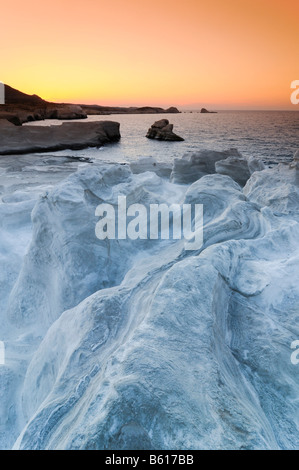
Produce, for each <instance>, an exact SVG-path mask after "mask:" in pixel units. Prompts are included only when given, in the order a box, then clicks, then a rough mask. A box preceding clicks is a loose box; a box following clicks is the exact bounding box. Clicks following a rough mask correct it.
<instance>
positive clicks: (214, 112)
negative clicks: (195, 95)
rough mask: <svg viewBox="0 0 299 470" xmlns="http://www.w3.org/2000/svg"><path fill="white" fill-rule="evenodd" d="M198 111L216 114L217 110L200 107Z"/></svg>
mask: <svg viewBox="0 0 299 470" xmlns="http://www.w3.org/2000/svg"><path fill="white" fill-rule="evenodd" d="M200 112H201V113H203V114H217V111H208V110H207V109H206V108H201V110H200Z"/></svg>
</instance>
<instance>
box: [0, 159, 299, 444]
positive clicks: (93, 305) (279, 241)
mask: <svg viewBox="0 0 299 470" xmlns="http://www.w3.org/2000/svg"><path fill="white" fill-rule="evenodd" d="M238 158H239V163H238V164H236V166H235V168H236V170H235V173H234V171H233V169H234V165H233V164H232V159H234V160H235V159H238ZM226 160H228V161H227V163H225V161H226ZM218 163H219V164H218ZM150 166H152V168H149V167H150ZM240 168H241V169H242V171H240ZM148 169H150V170H154V171H148ZM216 169H217V170H218V171H220V170H221V171H220V173H216ZM253 169H254V170H255V171H253ZM132 170H133V171H132ZM143 170H145V171H143ZM195 170H196V171H195ZM224 171H225V174H222V173H224ZM247 171H248V173H246V172H247ZM297 172H298V170H297V166H296V162H294V163H293V164H291V165H280V166H278V167H277V168H273V169H263V167H262V165H260V164H259V163H258V162H256V161H252V160H246V159H244V158H243V157H242V156H241V155H239V154H238V152H237V151H235V150H229V151H226V152H199V153H198V154H195V155H193V156H192V157H191V158H190V157H186V158H184V159H183V160H177V161H175V162H174V165H173V168H172V171H171V176H169V173H170V171H168V172H167V171H166V169H165V167H163V172H162V174H161V173H160V174H159V164H158V163H155V165H154V162H150V161H144V160H143V161H141V162H140V165H139V168H138V163H136V164H135V165H134V168H130V166H129V165H120V164H110V165H107V164H106V165H104V164H102V165H101V164H94V165H92V166H88V165H86V166H85V167H82V169H80V170H79V171H78V172H77V173H75V174H73V175H71V176H70V177H68V178H67V179H65V180H63V181H62V182H61V183H59V184H58V185H56V186H55V187H54V188H53V189H52V190H50V191H49V192H47V193H44V194H43V195H42V196H41V197H40V198H39V200H38V201H37V203H36V204H35V205H34V208H33V212H32V223H33V233H32V237H31V242H30V246H29V249H28V251H27V254H26V255H25V256H24V257H21V255H20V253H21V251H20V250H19V252H18V250H15V253H14V256H15V258H14V259H15V264H14V266H15V272H14V273H12V278H11V282H10V284H9V286H8V285H7V286H6V300H5V310H6V314H7V319H6V320H5V322H6V323H5V322H4V323H5V324H6V329H5V328H4V331H7V338H8V343H7V344H8V350H7V357H8V362H7V365H6V366H5V367H4V368H0V383H1V387H0V390H1V401H0V416H1V423H2V426H1V429H0V431H1V433H0V437H1V441H2V444H1V445H2V447H4V448H10V447H12V446H14V448H15V449H113V450H116V449H298V448H299V427H298V386H299V374H298V369H296V367H295V366H294V365H293V364H292V363H291V360H290V356H291V353H292V350H291V349H290V344H291V343H292V341H294V340H296V339H299V327H298V312H299V283H298V261H299V242H298V240H299V223H298V222H299V218H298V217H299V213H298V175H297ZM246 175H247V177H248V179H247V182H246V185H245V187H244V188H243V187H242V186H240V184H241V183H242V185H244V183H245V181H244V179H245V176H246ZM239 183H240V184H239ZM120 194H121V195H125V196H127V201H128V204H133V203H136V202H137V203H142V204H144V205H145V206H146V207H148V205H149V204H152V203H163V202H165V203H167V204H170V203H178V204H183V203H186V204H191V203H196V204H203V206H204V240H203V246H202V248H201V249H199V250H197V251H187V250H186V249H185V242H184V240H172V241H169V240H135V241H133V240H130V239H127V240H107V239H106V240H102V241H100V240H98V239H97V238H96V236H95V224H96V221H97V219H96V217H95V209H96V207H97V206H98V205H99V204H101V203H102V202H107V203H109V204H112V205H113V206H116V204H117V197H118V195H120ZM11 204H14V206H13V208H12V209H13V210H14V212H13V213H14V215H13V216H12V215H11V214H12V209H11V210H10V216H9V215H8V211H6V212H5V211H4V209H3V208H2V210H3V214H4V216H3V217H2V219H1V220H2V221H3V222H2V224H3V226H2V228H3V230H4V229H5V230H8V229H9V227H10V226H14V224H16V223H17V219H18V216H17V214H18V211H19V213H20V212H22V211H23V220H22V221H21V222H19V225H18V230H19V231H20V230H21V228H20V227H21V226H22V230H23V231H24V233H27V232H26V227H27V226H28V224H29V223H30V221H29V220H28V214H29V215H30V212H31V210H32V202H31V201H27V202H26V201H24V200H22V201H19V202H17V200H16V199H14V202H11ZM18 204H21V206H19V208H18ZM26 204H27V206H26ZM25 214H27V215H25ZM19 236H20V235H19ZM7 245H9V240H7ZM1 256H2V255H1ZM0 260H1V262H5V259H2V258H1V259H0ZM6 261H7V260H6ZM18 266H19V272H18V273H17V269H18ZM1 281H2V285H3V283H4V279H2V280H1ZM0 287H1V283H0ZM4 290H5V287H4V286H3V291H4ZM7 291H10V292H7ZM8 322H9V323H8ZM8 324H9V325H10V326H9V327H8V326H7V325H8ZM3 339H4V340H5V338H3ZM21 352H22V354H21ZM10 358H11V359H10ZM298 367H299V366H298Z"/></svg>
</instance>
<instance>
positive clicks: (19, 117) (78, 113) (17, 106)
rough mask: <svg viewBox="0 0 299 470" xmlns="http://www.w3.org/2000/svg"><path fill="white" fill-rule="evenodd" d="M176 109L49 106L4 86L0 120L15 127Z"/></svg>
mask: <svg viewBox="0 0 299 470" xmlns="http://www.w3.org/2000/svg"><path fill="white" fill-rule="evenodd" d="M179 112H180V111H179V110H178V109H177V108H174V107H171V108H168V109H163V108H160V107H151V106H143V107H128V108H126V107H117V106H99V105H84V104H82V105H74V104H69V103H51V102H49V101H45V100H43V99H42V98H40V97H39V96H37V95H28V94H26V93H22V92H21V91H18V90H16V89H15V88H12V87H10V86H9V85H5V104H3V105H0V119H6V120H8V121H10V122H11V123H12V124H15V125H19V126H20V125H22V124H23V123H24V122H30V121H38V120H43V119H61V120H68V119H85V118H87V115H109V114H165V113H179Z"/></svg>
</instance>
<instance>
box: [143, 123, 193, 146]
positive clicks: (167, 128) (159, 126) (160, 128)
mask: <svg viewBox="0 0 299 470" xmlns="http://www.w3.org/2000/svg"><path fill="white" fill-rule="evenodd" d="M146 137H147V138H148V139H156V140H167V141H182V140H184V139H183V138H182V137H180V136H178V135H176V134H175V133H174V132H173V124H169V121H168V119H161V120H160V121H156V122H155V123H154V124H153V125H152V126H151V127H150V128H149V130H148V132H147V134H146Z"/></svg>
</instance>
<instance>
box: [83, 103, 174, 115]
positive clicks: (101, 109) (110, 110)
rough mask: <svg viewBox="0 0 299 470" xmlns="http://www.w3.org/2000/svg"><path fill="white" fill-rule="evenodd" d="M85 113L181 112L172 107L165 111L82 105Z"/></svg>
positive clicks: (156, 108)
mask: <svg viewBox="0 0 299 470" xmlns="http://www.w3.org/2000/svg"><path fill="white" fill-rule="evenodd" d="M80 106H81V108H82V109H83V111H84V112H85V113H86V114H88V115H106V114H177V113H180V111H179V110H178V109H177V108H175V107H173V106H172V107H171V108H168V109H163V108H159V107H153V106H142V107H139V108H138V107H134V106H131V107H129V108H125V107H119V106H98V105H84V104H81V105H80Z"/></svg>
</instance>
